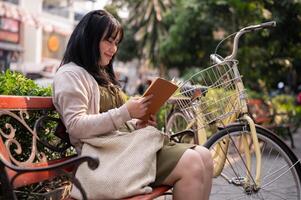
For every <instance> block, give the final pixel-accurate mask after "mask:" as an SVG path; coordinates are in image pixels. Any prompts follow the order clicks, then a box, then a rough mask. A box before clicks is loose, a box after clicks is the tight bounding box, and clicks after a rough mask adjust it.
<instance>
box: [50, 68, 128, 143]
mask: <svg viewBox="0 0 301 200" xmlns="http://www.w3.org/2000/svg"><path fill="white" fill-rule="evenodd" d="M89 84H91V83H90V82H89V81H87V80H85V79H84V78H83V77H81V75H80V74H78V73H75V72H73V71H63V72H61V73H57V74H56V76H55V78H54V82H53V102H54V105H55V107H56V109H57V111H58V112H59V113H60V115H61V117H62V119H63V122H64V124H65V126H66V128H67V131H68V133H69V134H70V135H72V137H74V138H77V139H86V138H92V137H95V136H99V135H101V134H107V133H109V132H111V131H114V130H116V129H118V128H119V127H120V126H121V124H123V123H124V122H126V121H128V120H130V119H131V117H130V115H129V112H128V110H127V107H126V106H125V104H124V105H122V106H121V107H119V108H115V109H111V110H109V111H107V112H104V113H99V112H94V113H91V108H90V106H92V105H91V104H93V102H91V98H93V95H95V94H94V93H93V92H91V91H90V90H91V87H90V86H89Z"/></svg>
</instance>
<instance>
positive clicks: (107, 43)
mask: <svg viewBox="0 0 301 200" xmlns="http://www.w3.org/2000/svg"><path fill="white" fill-rule="evenodd" d="M119 40H120V33H118V35H117V37H116V38H115V39H114V38H113V37H110V38H109V39H103V40H101V41H100V43H99V52H100V58H99V64H100V66H102V67H105V66H107V65H108V64H109V63H110V61H111V59H112V57H113V56H114V55H115V53H116V52H117V49H118V44H119Z"/></svg>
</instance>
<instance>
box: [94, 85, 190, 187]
mask: <svg viewBox="0 0 301 200" xmlns="http://www.w3.org/2000/svg"><path fill="white" fill-rule="evenodd" d="M99 91H100V112H106V111H108V110H110V109H113V108H118V107H120V106H121V105H123V104H124V103H125V101H126V95H125V94H124V93H123V92H122V90H121V89H120V88H119V87H117V86H114V85H110V86H106V87H104V86H99ZM119 130H120V131H128V132H131V131H132V130H134V126H133V125H131V124H130V123H125V124H124V125H123V126H121V127H120V128H119ZM193 147H195V145H194V144H183V143H181V144H179V143H174V142H170V141H169V140H168V138H166V139H165V141H164V145H163V147H162V149H161V150H159V151H158V153H157V172H156V180H155V182H154V183H152V184H151V186H159V185H162V182H163V181H164V180H165V179H166V178H167V176H168V175H169V174H170V173H171V171H172V170H173V169H174V167H175V166H176V165H177V163H178V161H179V159H180V158H181V156H182V155H183V153H184V152H185V151H186V150H187V149H189V148H193Z"/></svg>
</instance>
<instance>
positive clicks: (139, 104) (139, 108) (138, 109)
mask: <svg viewBox="0 0 301 200" xmlns="http://www.w3.org/2000/svg"><path fill="white" fill-rule="evenodd" d="M151 98H152V95H150V96H146V97H132V98H130V99H129V100H128V101H127V102H126V107H127V109H128V111H129V113H130V116H131V118H137V119H139V118H141V117H143V116H144V115H145V114H146V110H147V108H148V106H149V104H150V102H151Z"/></svg>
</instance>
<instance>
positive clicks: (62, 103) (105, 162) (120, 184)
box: [53, 63, 164, 200]
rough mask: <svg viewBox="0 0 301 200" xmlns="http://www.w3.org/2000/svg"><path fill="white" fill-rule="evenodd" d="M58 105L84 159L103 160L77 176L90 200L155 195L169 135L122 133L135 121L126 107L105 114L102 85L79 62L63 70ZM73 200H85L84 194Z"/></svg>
mask: <svg viewBox="0 0 301 200" xmlns="http://www.w3.org/2000/svg"><path fill="white" fill-rule="evenodd" d="M53 93H54V95H53V102H54V105H55V107H56V109H57V110H58V112H59V113H60V115H61V117H62V119H63V122H64V124H65V126H66V128H67V131H68V133H69V134H70V140H71V142H72V143H73V145H75V146H76V148H77V150H78V151H80V152H81V154H82V155H89V156H91V155H93V156H94V157H97V158H98V159H99V162H100V165H99V166H98V168H97V169H96V170H90V169H89V168H88V166H87V164H86V163H84V164H82V165H81V166H80V167H79V168H78V170H77V172H76V177H77V179H78V180H79V181H80V182H81V184H82V186H83V188H84V190H85V191H86V193H87V195H88V199H90V200H92V199H95V200H96V199H121V198H123V197H128V196H132V195H136V194H141V193H149V192H151V191H152V188H151V187H149V186H148V185H149V184H150V183H152V182H153V181H154V180H155V177H156V153H157V151H159V150H160V149H161V148H162V146H163V140H164V136H163V135H162V133H161V132H160V131H158V129H156V128H155V127H152V126H148V127H146V128H143V129H139V130H135V131H133V132H131V133H128V132H120V131H117V129H118V128H119V127H120V126H121V125H122V124H123V123H125V122H126V121H128V120H130V119H131V117H130V115H129V112H128V110H127V108H126V106H125V105H122V106H121V107H119V108H116V109H111V110H109V111H107V112H104V113H99V105H100V94H99V88H98V84H97V82H96V81H95V80H94V78H93V77H92V76H91V75H90V74H89V73H88V72H87V71H86V70H85V69H83V68H81V67H78V66H76V65H75V64H73V63H69V64H67V65H64V66H62V67H61V68H60V69H59V71H58V72H57V74H56V76H55V78H54V83H53ZM71 196H72V197H73V198H76V199H81V195H80V192H79V190H78V189H77V188H76V187H73V188H72V191H71Z"/></svg>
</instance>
